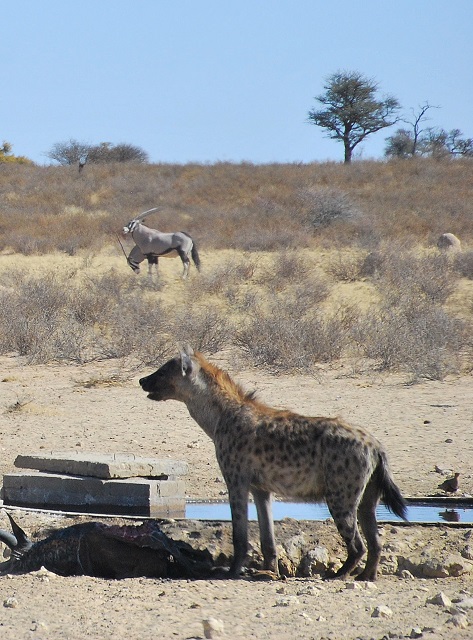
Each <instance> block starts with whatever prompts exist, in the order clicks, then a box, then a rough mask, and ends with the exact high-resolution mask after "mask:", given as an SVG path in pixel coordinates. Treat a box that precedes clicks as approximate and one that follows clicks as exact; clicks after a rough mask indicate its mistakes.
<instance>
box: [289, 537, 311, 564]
mask: <svg viewBox="0 0 473 640" xmlns="http://www.w3.org/2000/svg"><path fill="white" fill-rule="evenodd" d="M305 544H306V540H305V537H304V535H303V534H302V533H301V534H299V535H297V536H293V537H292V538H289V540H287V541H286V542H285V543H284V550H285V551H286V554H287V557H288V558H289V559H290V560H291V561H292V562H293V563H294V564H295V565H298V564H299V563H300V561H301V557H302V549H303V547H304V545H305Z"/></svg>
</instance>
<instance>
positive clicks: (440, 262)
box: [376, 252, 457, 304]
mask: <svg viewBox="0 0 473 640" xmlns="http://www.w3.org/2000/svg"><path fill="white" fill-rule="evenodd" d="M378 264H379V265H380V268H379V271H377V272H376V273H377V279H376V284H377V286H378V288H379V290H380V292H381V293H382V295H384V297H385V298H391V299H392V301H393V303H394V304H395V303H396V301H397V300H398V299H399V298H401V297H406V296H407V297H409V296H410V297H416V298H418V300H419V301H430V302H435V303H439V304H442V303H444V302H445V301H446V300H447V299H448V297H449V296H450V295H451V294H452V293H453V292H454V290H455V287H456V284H457V277H456V275H455V273H454V271H453V269H452V266H451V262H450V260H449V259H448V258H447V257H446V256H444V255H438V254H437V255H424V256H418V255H416V254H415V253H414V252H401V253H393V252H391V253H386V254H385V256H384V259H382V260H380V261H379V262H378Z"/></svg>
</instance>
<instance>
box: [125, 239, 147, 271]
mask: <svg viewBox="0 0 473 640" xmlns="http://www.w3.org/2000/svg"><path fill="white" fill-rule="evenodd" d="M145 258H146V256H145V254H144V253H142V251H141V249H140V248H139V246H138V245H136V244H135V246H134V247H133V249H132V250H131V251H130V253H129V255H128V258H127V262H128V264H129V265H130V267H131V268H132V269H133V271H134V272H135V273H139V272H140V264H141V263H142V262H143V260H144V259H145Z"/></svg>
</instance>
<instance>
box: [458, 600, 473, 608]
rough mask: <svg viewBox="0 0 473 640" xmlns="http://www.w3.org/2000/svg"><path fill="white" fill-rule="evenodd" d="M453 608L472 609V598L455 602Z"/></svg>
mask: <svg viewBox="0 0 473 640" xmlns="http://www.w3.org/2000/svg"><path fill="white" fill-rule="evenodd" d="M455 606H456V607H458V608H459V609H473V598H463V600H458V601H457V600H455Z"/></svg>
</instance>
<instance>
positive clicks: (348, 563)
mask: <svg viewBox="0 0 473 640" xmlns="http://www.w3.org/2000/svg"><path fill="white" fill-rule="evenodd" d="M342 491H343V489H342ZM336 493H339V492H336ZM325 500H326V502H327V507H328V509H329V511H330V513H331V515H332V518H333V521H334V522H335V526H336V527H337V529H338V532H339V534H340V535H341V537H342V538H343V541H344V542H345V545H346V547H347V559H346V560H345V562H344V563H343V565H342V566H341V567H340V569H338V571H336V572H335V573H333V574H328V575H327V578H342V579H344V578H346V577H348V576H349V575H350V574H351V573H352V572H353V571H354V569H356V567H357V566H358V564H359V562H360V560H361V559H362V557H363V556H364V554H365V545H364V544H363V540H362V539H361V536H360V532H359V531H358V523H357V504H356V503H354V502H351V503H350V504H348V503H345V502H344V501H341V500H340V497H339V495H337V496H335V495H334V494H333V492H330V493H328V494H327V495H326V496H325Z"/></svg>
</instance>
